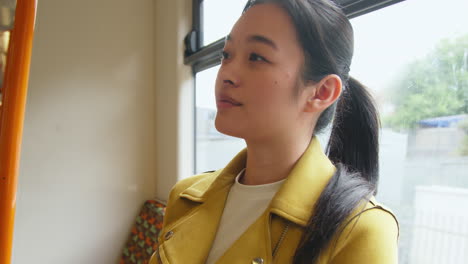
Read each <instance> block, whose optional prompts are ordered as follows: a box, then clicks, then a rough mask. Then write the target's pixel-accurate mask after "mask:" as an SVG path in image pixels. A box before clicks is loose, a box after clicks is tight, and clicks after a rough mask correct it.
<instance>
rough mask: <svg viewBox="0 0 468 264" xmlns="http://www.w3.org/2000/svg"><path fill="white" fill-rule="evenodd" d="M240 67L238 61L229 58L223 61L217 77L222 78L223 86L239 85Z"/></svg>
mask: <svg viewBox="0 0 468 264" xmlns="http://www.w3.org/2000/svg"><path fill="white" fill-rule="evenodd" d="M240 75H241V67H240V63H239V62H237V61H235V60H232V59H230V60H229V61H228V62H225V61H223V62H222V64H221V67H220V68H219V77H220V79H221V80H222V84H223V88H228V87H238V86H239V85H240Z"/></svg>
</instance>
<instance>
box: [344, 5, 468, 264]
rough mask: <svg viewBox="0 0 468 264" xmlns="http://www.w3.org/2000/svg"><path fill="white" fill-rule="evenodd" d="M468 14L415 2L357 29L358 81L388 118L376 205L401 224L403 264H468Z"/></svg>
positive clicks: (460, 8)
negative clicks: (365, 86) (379, 203)
mask: <svg viewBox="0 0 468 264" xmlns="http://www.w3.org/2000/svg"><path fill="white" fill-rule="evenodd" d="M466 10H468V1H465V0H447V1H443V2H442V1H436V0H429V1H428V0H412V1H403V2H401V3H399V4H396V5H393V6H390V7H387V8H384V9H381V10H378V11H376V12H372V13H369V14H366V15H364V16H360V17H357V18H354V19H352V20H351V22H352V24H353V27H354V32H355V55H354V60H353V63H352V66H351V76H354V77H355V78H356V79H358V80H360V81H361V82H362V83H364V84H366V85H367V86H368V87H369V89H370V90H371V91H372V93H373V95H374V96H375V98H376V100H377V103H378V106H379V111H380V113H381V119H382V125H383V129H382V132H381V138H380V148H381V150H380V159H381V162H380V184H379V194H378V195H377V199H378V200H379V201H380V202H382V203H384V204H386V205H388V206H389V207H390V208H392V209H393V210H394V211H395V213H396V214H397V216H398V218H399V221H400V227H401V233H400V262H399V263H412V264H416V263H425V264H426V263H428V264H429V263H468V253H467V252H468V251H467V249H468V248H467V246H468V210H460V208H467V207H466V205H467V204H468V173H467V172H468V156H467V155H468V135H467V132H468V115H467V114H468V111H467V110H468V17H467V16H466ZM435 18H437V19H435Z"/></svg>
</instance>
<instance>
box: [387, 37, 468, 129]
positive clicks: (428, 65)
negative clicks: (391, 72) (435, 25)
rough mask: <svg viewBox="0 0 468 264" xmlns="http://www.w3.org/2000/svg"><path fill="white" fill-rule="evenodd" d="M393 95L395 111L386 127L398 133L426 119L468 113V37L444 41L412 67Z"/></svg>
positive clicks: (397, 83) (404, 74) (404, 73)
mask: <svg viewBox="0 0 468 264" xmlns="http://www.w3.org/2000/svg"><path fill="white" fill-rule="evenodd" d="M392 91H393V93H392V94H391V95H390V97H391V99H392V103H393V105H394V107H395V108H394V109H395V111H394V112H393V113H392V114H391V115H390V116H387V117H386V118H384V125H385V126H387V127H391V128H394V129H397V130H407V129H411V128H413V127H414V126H416V125H417V122H418V121H420V120H422V119H426V118H433V117H440V116H450V115H459V114H466V113H468V35H464V36H462V37H459V38H456V39H454V40H442V41H441V42H440V43H439V44H438V45H437V46H436V48H435V49H434V50H433V51H432V52H431V53H430V54H428V55H427V56H426V57H424V58H422V59H419V60H416V61H414V62H413V63H410V64H409V65H408V66H407V68H406V69H405V71H404V72H403V73H402V74H401V75H400V78H399V79H398V80H397V81H396V82H395V85H394V86H393V87H392Z"/></svg>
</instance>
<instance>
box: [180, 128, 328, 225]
mask: <svg viewBox="0 0 468 264" xmlns="http://www.w3.org/2000/svg"><path fill="white" fill-rule="evenodd" d="M246 160H247V150H246V149H244V150H242V151H241V152H239V154H237V155H236V157H234V159H232V160H231V162H230V163H229V164H228V165H227V166H226V167H225V168H224V169H222V170H219V171H216V172H213V173H211V174H209V175H207V176H206V177H203V178H202V180H199V181H197V182H196V183H194V184H193V185H192V186H190V187H188V188H187V189H185V190H184V191H182V192H181V193H180V196H181V197H184V198H187V199H190V200H192V201H195V202H201V203H203V202H204V201H206V200H207V199H209V197H210V196H211V195H212V194H214V193H215V192H217V191H226V190H229V189H228V188H225V187H226V186H228V185H232V184H233V183H234V180H235V177H236V175H237V174H238V173H239V172H240V171H241V170H242V169H243V168H245V165H246ZM334 172H335V167H334V166H333V164H332V163H331V161H330V160H329V159H328V157H327V156H326V155H325V154H324V153H323V151H322V148H321V146H320V142H319V141H318V139H317V138H316V137H314V138H313V139H312V141H311V143H310V145H309V147H308V148H307V149H306V151H305V152H304V154H303V155H302V156H301V158H300V159H299V161H298V162H297V163H296V165H295V166H294V168H293V169H292V170H291V172H290V173H289V175H288V177H287V179H286V181H285V182H284V183H283V185H282V186H281V188H280V189H279V191H278V192H277V193H276V195H275V196H274V197H273V199H272V201H271V203H270V207H269V210H270V212H272V213H274V214H276V215H278V216H281V217H283V218H285V219H287V220H289V221H291V222H294V223H296V224H298V225H301V226H305V225H306V224H307V222H308V220H309V218H310V216H311V215H312V213H313V212H312V208H313V207H314V205H315V203H316V202H317V200H318V198H319V196H320V194H321V193H322V191H323V189H324V188H325V186H326V185H327V183H328V181H329V180H330V178H331V177H332V176H333V173H334Z"/></svg>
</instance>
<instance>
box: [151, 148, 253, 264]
mask: <svg viewBox="0 0 468 264" xmlns="http://www.w3.org/2000/svg"><path fill="white" fill-rule="evenodd" d="M246 155H247V151H246V150H243V151H241V152H240V153H239V154H238V155H237V156H236V157H235V158H234V159H233V160H232V161H231V162H230V163H229V164H228V165H227V166H226V167H225V168H224V169H222V170H220V171H217V172H214V173H212V174H211V175H209V176H207V177H204V178H203V179H201V180H199V181H197V182H196V183H194V184H193V185H192V186H190V187H188V188H187V189H185V190H184V191H182V192H181V193H180V194H179V196H180V197H181V198H182V199H187V200H190V201H192V202H194V206H193V208H192V209H191V210H190V211H189V212H188V213H187V214H186V215H185V216H183V217H182V218H180V219H178V220H177V221H175V222H173V223H170V224H169V225H168V226H166V227H165V228H164V231H165V232H166V234H167V233H170V234H172V235H170V237H169V236H168V238H169V239H165V241H164V243H163V244H161V247H162V248H161V249H162V250H160V256H161V259H162V260H163V263H205V261H206V258H207V257H208V253H209V251H210V249H211V245H212V243H213V240H214V238H215V235H216V232H217V230H218V225H219V221H220V219H221V216H222V214H223V210H224V205H225V202H226V198H227V195H228V193H229V190H230V188H231V186H232V184H233V183H234V180H235V177H236V175H237V174H238V173H239V172H240V171H241V170H242V169H243V168H244V167H245V161H246Z"/></svg>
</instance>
